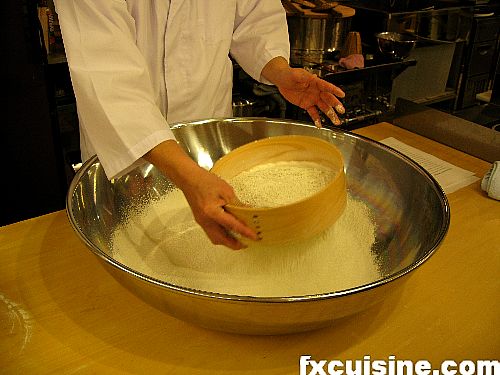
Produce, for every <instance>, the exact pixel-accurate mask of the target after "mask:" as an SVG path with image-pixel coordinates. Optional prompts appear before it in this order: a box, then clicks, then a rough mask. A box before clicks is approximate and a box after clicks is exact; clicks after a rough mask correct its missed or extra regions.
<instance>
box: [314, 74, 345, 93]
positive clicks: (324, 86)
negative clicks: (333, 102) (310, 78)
mask: <svg viewBox="0 0 500 375" xmlns="http://www.w3.org/2000/svg"><path fill="white" fill-rule="evenodd" d="M316 79H317V85H318V88H319V89H320V91H321V92H329V93H332V94H333V95H335V96H336V97H338V98H345V92H344V91H342V89H340V87H337V86H335V85H334V84H333V83H330V82H328V81H325V80H323V79H321V78H319V77H316Z"/></svg>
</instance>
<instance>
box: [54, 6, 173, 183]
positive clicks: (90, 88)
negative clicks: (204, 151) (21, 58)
mask: <svg viewBox="0 0 500 375" xmlns="http://www.w3.org/2000/svg"><path fill="white" fill-rule="evenodd" d="M56 11H57V13H58V16H59V23H60V26H61V31H62V35H63V39H64V45H65V50H66V56H67V60H68V64H69V68H70V73H71V79H72V83H73V88H74V91H75V96H76V100H77V107H78V115H79V119H80V126H81V127H82V133H83V134H84V135H85V136H86V138H87V139H86V140H85V142H87V144H88V145H89V147H90V148H91V149H92V150H93V152H95V153H97V155H98V157H99V160H100V162H101V163H102V166H103V168H104V170H105V171H106V174H107V176H108V177H109V178H113V177H117V176H118V175H120V174H122V173H123V172H124V171H126V170H128V169H129V168H130V167H131V166H132V165H134V163H137V162H138V161H140V160H141V157H142V156H143V155H144V154H145V153H146V152H147V151H149V150H150V149H151V148H153V147H154V146H156V145H157V144H159V143H160V142H162V141H164V140H166V139H173V138H174V135H173V133H172V131H171V130H170V128H169V126H168V124H167V121H166V119H165V117H164V115H163V114H162V113H161V110H160V108H159V105H158V103H157V102H155V101H156V98H155V95H154V92H153V88H152V84H151V75H150V73H149V71H148V68H147V64H146V62H145V59H144V57H143V55H142V54H141V52H140V51H139V49H138V48H137V46H136V44H135V39H136V31H135V23H134V19H133V18H132V17H131V15H130V13H129V12H128V10H127V5H126V2H125V1H116V0H115V1H102V0H60V1H59V0H56Z"/></svg>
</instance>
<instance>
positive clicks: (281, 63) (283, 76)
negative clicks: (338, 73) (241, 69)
mask: <svg viewBox="0 0 500 375" xmlns="http://www.w3.org/2000/svg"><path fill="white" fill-rule="evenodd" d="M262 75H263V76H264V77H265V78H266V79H268V80H269V81H270V82H272V83H273V84H275V85H276V87H277V88H278V90H279V91H280V93H281V94H282V95H283V97H284V98H285V99H286V100H288V101H289V102H290V103H292V104H295V105H297V106H299V107H301V108H302V109H305V110H306V111H307V113H309V116H311V118H312V120H313V121H314V124H315V125H316V126H317V127H321V118H320V116H319V112H318V111H322V112H323V113H324V114H325V115H327V116H328V118H329V119H330V120H331V121H332V123H333V124H335V125H340V124H341V121H340V119H339V117H338V115H337V113H338V114H343V113H344V112H345V109H344V106H343V105H342V103H341V102H340V100H339V99H338V98H343V97H345V93H344V92H343V91H342V90H341V89H340V88H338V87H337V86H335V85H334V84H332V83H330V82H327V81H325V80H323V79H321V78H319V77H317V76H316V75H314V74H311V73H309V72H307V71H306V70H304V69H302V68H291V67H290V66H289V65H288V62H287V61H286V60H285V59H283V58H281V57H278V58H275V59H273V60H271V61H270V62H269V63H268V64H267V65H266V66H265V67H264V69H263V70H262Z"/></svg>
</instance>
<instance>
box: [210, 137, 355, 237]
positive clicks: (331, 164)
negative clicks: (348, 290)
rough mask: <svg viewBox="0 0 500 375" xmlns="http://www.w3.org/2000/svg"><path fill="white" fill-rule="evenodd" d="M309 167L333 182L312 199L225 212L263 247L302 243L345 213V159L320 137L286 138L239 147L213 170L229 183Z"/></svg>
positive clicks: (231, 206) (229, 206)
mask: <svg viewBox="0 0 500 375" xmlns="http://www.w3.org/2000/svg"><path fill="white" fill-rule="evenodd" d="M289 161H294V162H300V161H307V162H312V163H316V164H318V165H319V166H321V167H325V168H328V169H329V170H331V171H332V172H333V177H332V179H331V181H329V183H328V184H326V185H325V186H324V188H322V189H321V190H320V191H318V192H317V193H315V194H314V195H312V196H309V197H307V198H304V199H302V200H300V201H297V202H293V203H291V204H287V205H282V206H278V207H250V206H242V205H234V204H227V205H226V206H225V209H226V210H227V211H229V212H231V213H232V214H233V215H234V216H236V217H237V218H239V219H240V220H242V221H244V222H245V223H247V224H248V225H249V226H250V227H251V228H252V229H254V230H255V232H257V233H258V235H259V237H260V241H261V242H262V243H265V244H269V243H273V244H278V243H285V242H290V241H297V240H303V239H306V238H310V237H313V236H315V235H316V234H318V233H320V232H323V231H324V230H326V229H327V228H329V227H330V226H332V225H333V223H335V221H336V220H337V219H338V218H339V217H340V215H341V214H342V213H343V211H344V208H345V206H346V202H347V193H346V184H345V173H344V162H343V160H342V154H341V153H340V152H339V151H338V150H337V148H336V147H335V146H334V145H333V144H332V143H330V142H326V141H324V140H322V139H319V138H316V137H306V136H300V135H283V136H275V137H270V138H264V139H260V140H257V141H254V142H250V143H247V144H245V145H243V146H240V147H238V148H236V149H234V150H232V151H231V152H230V153H228V154H226V155H224V156H223V157H222V158H220V159H219V160H217V161H216V162H215V164H214V166H213V168H212V169H211V171H212V172H213V173H215V174H216V175H218V176H220V177H222V178H223V179H224V180H226V181H231V179H233V178H234V177H236V176H237V175H239V174H240V173H242V172H245V171H248V170H250V169H252V168H254V167H256V166H259V165H263V164H267V163H277V162H289Z"/></svg>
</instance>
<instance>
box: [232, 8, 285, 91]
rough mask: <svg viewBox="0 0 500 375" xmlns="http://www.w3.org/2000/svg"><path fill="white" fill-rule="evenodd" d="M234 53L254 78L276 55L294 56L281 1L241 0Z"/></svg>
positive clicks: (262, 80)
mask: <svg viewBox="0 0 500 375" xmlns="http://www.w3.org/2000/svg"><path fill="white" fill-rule="evenodd" d="M230 52H231V55H232V56H233V57H234V59H235V60H236V61H237V62H238V64H240V65H241V67H242V68H243V69H244V70H245V71H246V72H247V73H248V74H249V75H250V76H251V77H252V78H254V79H256V80H258V81H260V82H263V83H267V84H269V83H270V82H268V81H267V80H265V79H263V78H262V77H261V72H262V69H263V68H264V66H265V65H266V64H267V63H268V62H269V61H270V60H272V59H273V58H275V57H278V56H282V57H284V58H285V59H286V60H287V61H288V60H289V59H290V42H289V39H288V26H287V21H286V13H285V10H284V8H283V6H282V5H281V1H280V0H265V1H259V0H238V1H237V10H236V18H235V25H234V33H233V40H232V43H231V51H230Z"/></svg>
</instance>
